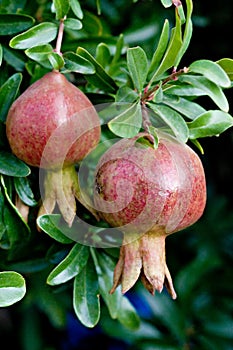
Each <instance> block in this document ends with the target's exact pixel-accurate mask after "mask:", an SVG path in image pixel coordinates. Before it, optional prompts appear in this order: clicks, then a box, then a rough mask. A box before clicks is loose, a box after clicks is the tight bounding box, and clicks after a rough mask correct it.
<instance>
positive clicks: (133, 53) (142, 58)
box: [127, 46, 148, 92]
mask: <svg viewBox="0 0 233 350" xmlns="http://www.w3.org/2000/svg"><path fill="white" fill-rule="evenodd" d="M127 66H128V69H129V73H130V76H131V79H132V81H133V84H134V87H135V89H136V90H137V91H138V92H140V91H141V90H142V88H143V86H144V84H145V81H146V77H147V70H148V61H147V57H146V53H145V51H144V50H143V49H142V48H141V47H139V46H138V47H133V48H130V49H128V50H127Z"/></svg>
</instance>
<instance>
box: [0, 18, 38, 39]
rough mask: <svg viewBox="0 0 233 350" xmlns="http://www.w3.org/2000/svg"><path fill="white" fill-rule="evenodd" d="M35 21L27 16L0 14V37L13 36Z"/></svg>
mask: <svg viewBox="0 0 233 350" xmlns="http://www.w3.org/2000/svg"><path fill="white" fill-rule="evenodd" d="M34 22H35V19H34V18H33V17H31V16H28V15H18V14H14V13H11V14H0V36H1V35H14V34H16V33H19V32H22V31H24V30H26V29H28V28H30V27H31V26H32V25H33V24H34Z"/></svg>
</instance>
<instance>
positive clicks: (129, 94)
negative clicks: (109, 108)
mask: <svg viewBox="0 0 233 350" xmlns="http://www.w3.org/2000/svg"><path fill="white" fill-rule="evenodd" d="M138 97H139V96H138V93H137V92H136V91H135V90H133V89H131V88H130V87H128V86H122V87H120V88H119V90H118V91H117V93H116V102H117V103H120V102H122V103H126V102H128V103H133V102H135V101H136V100H138Z"/></svg>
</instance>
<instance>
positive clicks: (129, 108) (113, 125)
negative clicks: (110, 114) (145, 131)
mask: <svg viewBox="0 0 233 350" xmlns="http://www.w3.org/2000/svg"><path fill="white" fill-rule="evenodd" d="M108 127H109V129H110V130H111V131H112V132H113V133H114V134H115V135H117V136H120V137H133V136H135V135H136V134H137V133H138V132H139V130H140V129H141V127H142V111H141V104H140V102H135V103H132V104H131V103H125V104H122V105H121V111H120V112H119V114H118V115H117V116H116V117H115V118H113V119H112V120H111V121H110V122H109V123H108Z"/></svg>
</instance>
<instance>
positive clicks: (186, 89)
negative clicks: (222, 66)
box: [163, 84, 206, 98]
mask: <svg viewBox="0 0 233 350" xmlns="http://www.w3.org/2000/svg"><path fill="white" fill-rule="evenodd" d="M163 91H164V92H166V94H171V95H174V96H175V97H176V96H190V97H192V98H195V97H197V96H205V95H206V92H205V91H204V90H203V89H201V88H197V87H195V86H193V85H191V84H190V85H189V84H179V85H175V84H173V85H167V86H166V87H165V88H164V90H163Z"/></svg>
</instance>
